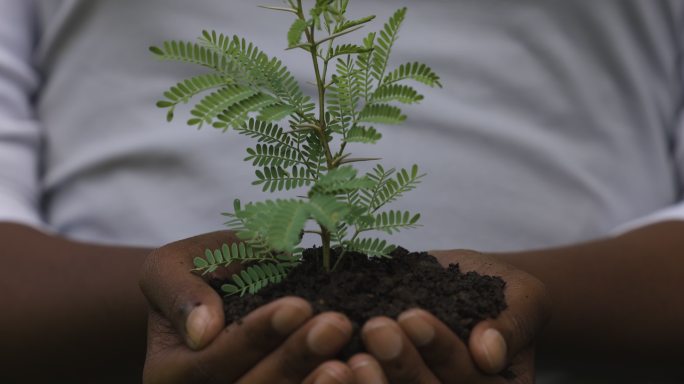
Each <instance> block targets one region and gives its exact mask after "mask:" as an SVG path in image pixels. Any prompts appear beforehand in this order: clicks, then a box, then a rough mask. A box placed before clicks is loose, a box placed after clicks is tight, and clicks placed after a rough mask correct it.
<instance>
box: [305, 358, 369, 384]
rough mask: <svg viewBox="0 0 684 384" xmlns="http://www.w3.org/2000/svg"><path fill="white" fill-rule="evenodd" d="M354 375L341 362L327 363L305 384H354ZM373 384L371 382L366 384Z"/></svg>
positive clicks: (308, 378) (306, 380)
mask: <svg viewBox="0 0 684 384" xmlns="http://www.w3.org/2000/svg"><path fill="white" fill-rule="evenodd" d="M355 382H356V381H355V379H354V373H353V372H352V370H351V368H350V367H349V366H348V365H347V364H344V363H343V362H341V361H327V362H325V363H323V364H321V365H320V366H319V367H318V368H317V369H316V370H315V371H313V373H311V374H310V375H309V376H308V377H307V378H306V379H304V381H303V382H302V383H303V384H353V383H355ZM366 383H371V382H366Z"/></svg>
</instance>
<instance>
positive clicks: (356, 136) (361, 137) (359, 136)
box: [344, 125, 382, 144]
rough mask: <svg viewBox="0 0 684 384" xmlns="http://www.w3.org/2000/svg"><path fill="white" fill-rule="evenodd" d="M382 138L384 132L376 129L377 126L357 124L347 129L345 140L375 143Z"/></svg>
mask: <svg viewBox="0 0 684 384" xmlns="http://www.w3.org/2000/svg"><path fill="white" fill-rule="evenodd" d="M381 138H382V134H381V133H379V132H378V131H376V130H375V128H373V127H364V126H360V125H355V126H353V127H352V128H351V129H350V130H349V131H347V136H346V137H345V138H344V141H346V142H348V143H367V144H375V143H376V142H378V140H380V139H381Z"/></svg>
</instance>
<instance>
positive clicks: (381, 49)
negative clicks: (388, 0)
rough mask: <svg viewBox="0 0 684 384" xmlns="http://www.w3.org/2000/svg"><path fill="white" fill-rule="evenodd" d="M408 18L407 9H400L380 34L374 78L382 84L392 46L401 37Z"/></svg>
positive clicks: (373, 72)
mask: <svg viewBox="0 0 684 384" xmlns="http://www.w3.org/2000/svg"><path fill="white" fill-rule="evenodd" d="M405 17H406V7H404V8H400V9H398V10H397V11H396V12H395V13H394V15H392V17H390V19H389V21H388V22H387V23H385V26H384V27H383V29H382V31H380V33H379V34H378V39H377V41H376V43H375V49H374V50H373V70H372V74H373V77H375V79H376V80H377V81H378V83H382V81H383V78H384V76H385V71H386V70H387V64H388V63H389V57H390V53H391V51H392V46H393V45H394V43H395V42H396V40H397V38H398V37H399V28H400V27H401V24H402V23H403V22H404V18H405Z"/></svg>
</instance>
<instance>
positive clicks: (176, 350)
mask: <svg viewBox="0 0 684 384" xmlns="http://www.w3.org/2000/svg"><path fill="white" fill-rule="evenodd" d="M311 316H312V309H311V306H310V305H309V304H308V303H307V302H306V301H304V300H303V299H300V298H296V297H286V298H282V299H279V300H276V301H274V302H272V303H269V304H267V305H264V306H262V307H259V308H257V309H256V310H254V311H252V312H251V313H249V314H248V315H247V316H246V317H245V318H244V319H242V320H241V321H240V322H236V323H233V324H231V325H230V326H228V327H227V328H225V329H224V331H223V332H220V333H219V335H218V336H217V337H216V338H215V339H214V340H213V341H212V342H211V343H210V344H209V345H207V346H206V347H205V348H204V349H202V350H199V351H195V350H192V349H189V348H188V347H186V346H185V345H184V344H183V341H182V338H181V337H180V335H178V334H177V333H175V331H174V330H173V325H172V324H170V322H168V320H166V319H165V318H163V317H162V316H161V315H159V314H158V313H153V314H152V315H151V319H150V326H149V329H150V332H149V341H148V344H149V346H148V355H147V359H146V363H145V372H144V378H145V380H144V382H145V383H146V384H157V383H159V384H162V383H163V384H170V383H171V384H173V383H178V384H181V383H182V384H189V383H203V384H209V383H228V382H231V383H232V382H235V381H236V380H237V379H239V378H240V377H241V376H243V375H244V374H245V373H246V372H248V371H249V370H250V369H252V368H253V367H254V366H255V365H257V364H258V363H259V361H261V360H262V359H263V358H265V357H266V356H268V355H269V354H270V353H271V352H272V351H274V350H275V349H276V348H277V347H278V346H279V345H280V344H281V343H282V342H283V341H285V340H286V339H287V338H288V336H289V335H290V334H291V333H292V332H293V331H294V330H295V329H297V328H299V327H300V326H302V325H303V324H305V323H306V321H307V320H308V319H310V318H311ZM155 317H156V318H155ZM164 321H166V323H164Z"/></svg>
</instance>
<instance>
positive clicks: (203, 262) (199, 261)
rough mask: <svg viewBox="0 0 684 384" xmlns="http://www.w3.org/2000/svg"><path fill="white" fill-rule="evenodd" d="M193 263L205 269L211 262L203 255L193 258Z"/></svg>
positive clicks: (198, 267)
mask: <svg viewBox="0 0 684 384" xmlns="http://www.w3.org/2000/svg"><path fill="white" fill-rule="evenodd" d="M192 263H193V264H194V265H195V267H196V268H197V269H204V268H207V267H208V266H209V263H208V262H207V261H206V260H204V259H203V258H201V257H195V258H194V259H192Z"/></svg>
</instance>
